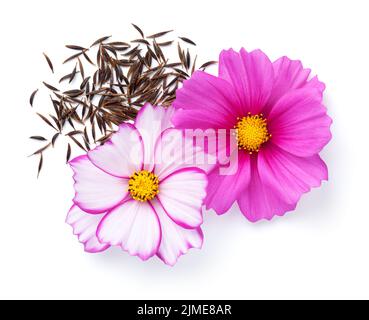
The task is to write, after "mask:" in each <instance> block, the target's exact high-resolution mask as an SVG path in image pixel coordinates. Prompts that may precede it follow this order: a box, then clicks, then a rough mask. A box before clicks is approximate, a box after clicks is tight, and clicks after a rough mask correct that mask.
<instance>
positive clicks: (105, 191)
mask: <svg viewBox="0 0 369 320" xmlns="http://www.w3.org/2000/svg"><path fill="white" fill-rule="evenodd" d="M69 164H70V166H71V167H72V169H73V171H74V176H73V178H74V181H75V184H74V189H75V191H76V194H75V197H74V199H73V201H74V203H75V204H76V205H77V206H79V207H80V208H81V209H82V210H83V211H86V212H88V213H93V214H96V213H104V212H106V211H108V210H109V209H111V208H113V207H114V206H116V205H117V204H119V203H120V202H122V201H123V200H124V198H125V197H126V196H127V195H128V180H127V179H124V178H118V177H115V176H112V175H110V174H108V173H106V172H104V171H102V170H101V169H99V168H98V167H96V166H95V165H94V164H93V163H92V162H91V161H90V160H89V159H88V157H87V155H84V156H81V157H78V158H75V159H74V160H72V161H70V162H69Z"/></svg>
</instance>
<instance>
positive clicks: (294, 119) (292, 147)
mask: <svg viewBox="0 0 369 320" xmlns="http://www.w3.org/2000/svg"><path fill="white" fill-rule="evenodd" d="M331 124H332V119H331V118H330V117H329V116H328V115H327V109H326V108H325V107H324V106H323V105H322V103H321V95H320V93H319V91H318V90H317V89H314V88H309V89H296V90H294V91H291V92H289V93H287V94H285V95H284V96H283V97H282V98H281V99H279V100H278V102H277V103H276V104H275V106H274V107H273V109H272V110H271V111H270V114H269V117H268V129H269V132H270V133H271V134H272V141H273V143H274V144H276V145H278V146H279V147H280V148H282V149H284V150H286V151H288V152H290V153H292V154H294V155H296V156H301V157H308V156H312V155H314V154H317V153H319V152H320V151H321V150H322V149H323V147H324V146H325V145H326V144H327V143H328V142H329V141H330V140H331V138H332V134H331V131H330V126H331Z"/></svg>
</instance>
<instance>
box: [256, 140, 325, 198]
mask: <svg viewBox="0 0 369 320" xmlns="http://www.w3.org/2000/svg"><path fill="white" fill-rule="evenodd" d="M258 171H259V175H260V180H261V183H262V184H263V185H265V187H266V188H272V190H274V191H275V192H276V193H277V195H278V197H279V198H281V199H282V200H283V201H284V202H286V203H289V204H295V203H296V202H297V201H298V200H299V199H300V197H301V196H302V194H303V193H305V192H308V191H310V189H311V188H313V187H319V186H320V185H321V183H322V180H328V169H327V166H326V165H325V163H324V162H323V160H322V159H321V158H320V157H319V155H313V156H311V157H304V158H301V157H297V156H295V155H292V154H290V153H288V152H286V151H284V150H282V149H280V148H279V147H277V146H274V145H273V144H269V145H268V146H267V147H265V148H263V149H262V150H260V153H259V155H258Z"/></svg>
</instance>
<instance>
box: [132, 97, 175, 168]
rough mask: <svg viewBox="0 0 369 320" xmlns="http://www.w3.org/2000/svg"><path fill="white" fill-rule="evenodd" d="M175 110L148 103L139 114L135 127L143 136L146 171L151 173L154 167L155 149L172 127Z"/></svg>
mask: <svg viewBox="0 0 369 320" xmlns="http://www.w3.org/2000/svg"><path fill="white" fill-rule="evenodd" d="M173 112H174V108H165V107H161V106H157V107H156V106H152V105H151V104H149V103H147V104H145V106H143V107H142V108H141V109H140V111H139V112H138V114H137V117H136V121H135V127H136V128H137V129H138V131H139V132H140V134H141V137H142V140H143V145H144V163H145V164H144V169H145V170H148V171H151V170H152V169H153V167H154V149H155V144H156V141H157V140H158V138H159V137H160V134H161V133H162V132H163V131H164V130H166V129H168V128H170V127H172V126H173V125H172V122H171V119H172V116H173Z"/></svg>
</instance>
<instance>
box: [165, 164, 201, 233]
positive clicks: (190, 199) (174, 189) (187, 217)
mask: <svg viewBox="0 0 369 320" xmlns="http://www.w3.org/2000/svg"><path fill="white" fill-rule="evenodd" d="M207 184H208V179H207V176H206V174H205V172H204V171H202V170H200V169H198V168H185V169H181V170H178V171H175V172H173V173H172V174H170V175H169V176H167V177H166V178H165V179H164V180H162V181H161V182H160V185H159V195H158V200H159V201H160V203H161V205H162V206H163V208H164V210H165V212H166V213H167V214H168V216H169V217H171V219H172V220H173V221H175V222H176V223H177V224H179V225H180V226H182V227H184V228H188V229H193V228H197V227H199V226H200V225H201V224H202V222H203V218H202V210H201V209H202V204H203V200H204V198H205V196H206V187H207Z"/></svg>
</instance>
